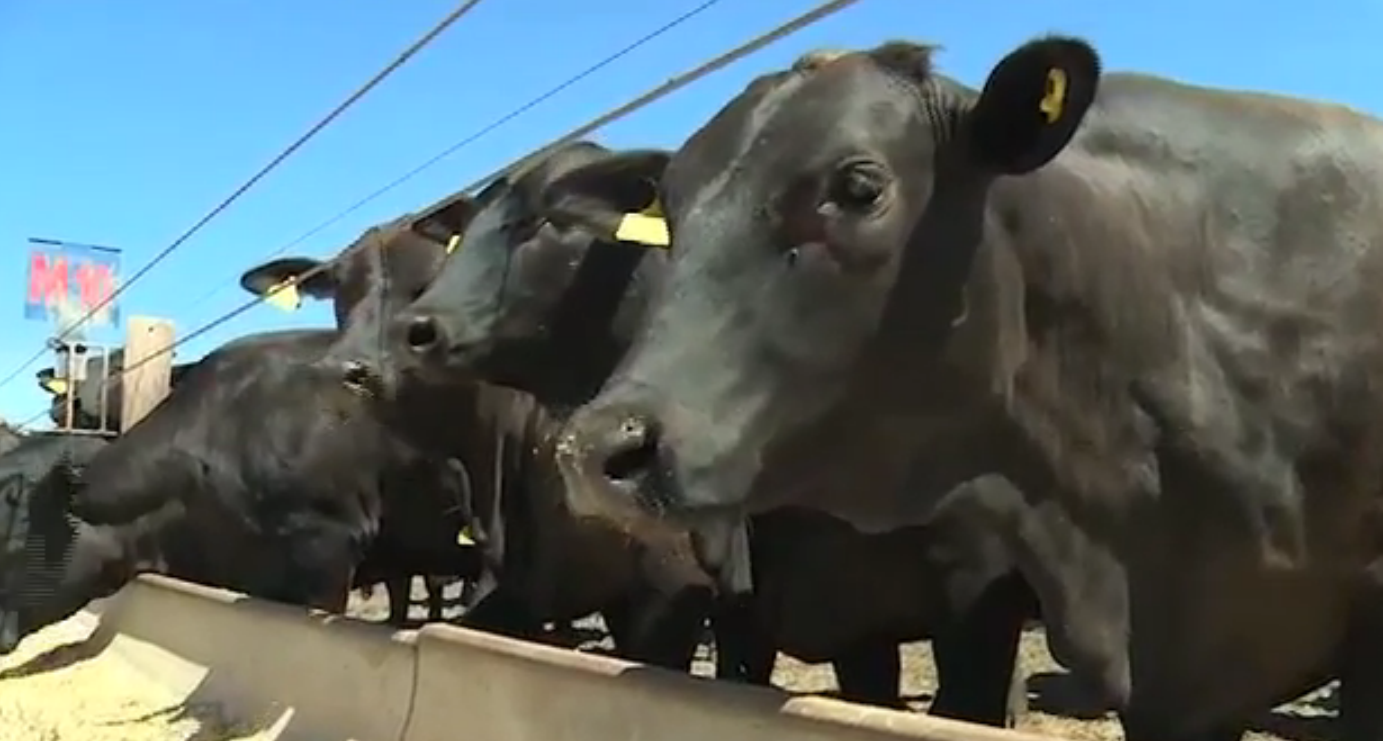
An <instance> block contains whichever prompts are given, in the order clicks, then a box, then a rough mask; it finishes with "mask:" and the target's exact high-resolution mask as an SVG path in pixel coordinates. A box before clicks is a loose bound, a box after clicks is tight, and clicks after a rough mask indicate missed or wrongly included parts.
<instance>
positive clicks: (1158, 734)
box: [1122, 719, 1248, 741]
mask: <svg viewBox="0 0 1383 741" xmlns="http://www.w3.org/2000/svg"><path fill="white" fill-rule="evenodd" d="M1122 723H1123V726H1124V741H1159V740H1160V741H1240V739H1242V738H1243V737H1244V734H1245V733H1246V732H1247V730H1248V726H1247V725H1246V724H1243V723H1224V724H1222V725H1219V726H1215V727H1213V728H1209V729H1206V730H1205V731H1202V732H1200V733H1186V734H1176V733H1168V732H1166V731H1165V730H1163V728H1162V727H1163V726H1164V725H1165V722H1163V721H1161V720H1157V721H1154V722H1151V723H1137V722H1132V721H1129V720H1127V719H1125V720H1123V721H1122Z"/></svg>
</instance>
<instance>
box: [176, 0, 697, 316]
mask: <svg viewBox="0 0 1383 741" xmlns="http://www.w3.org/2000/svg"><path fill="white" fill-rule="evenodd" d="M719 2H721V0H705V2H702V3H701V4H700V5H698V6H696V7H694V8H692V9H691V10H688V11H687V12H685V13H683V14H682V15H679V16H677V17H676V18H673V19H672V20H670V21H668V22H667V23H664V24H663V25H661V26H659V27H658V28H656V29H654V30H652V31H650V32H648V33H646V34H644V35H643V36H641V37H639V38H638V39H636V40H634V41H633V42H631V43H629V44H626V45H625V46H624V47H623V48H621V49H620V50H619V51H616V52H614V53H613V54H610V55H609V56H606V57H605V58H604V59H601V60H600V61H598V62H596V63H595V64H593V65H591V66H589V67H587V68H586V69H583V70H581V71H580V72H578V73H576V74H575V75H572V76H571V77H568V78H567V79H566V80H563V81H562V82H561V83H559V84H558V85H556V86H555V87H552V88H549V89H548V90H547V91H546V92H544V93H542V94H541V95H539V96H537V97H535V98H532V99H530V100H529V101H528V102H526V103H524V104H523V105H521V106H519V107H518V108H515V109H513V110H511V111H509V112H508V113H506V114H504V115H503V116H500V117H499V118H497V119H495V120H494V121H491V122H490V123H488V124H486V125H484V126H482V127H480V128H479V129H477V130H476V131H474V132H472V133H471V134H468V135H467V136H466V137H465V138H464V139H460V140H458V141H457V142H455V143H454V144H452V145H451V146H449V147H447V148H446V149H443V150H442V151H440V152H438V153H437V154H434V155H432V156H431V157H429V158H427V159H426V160H424V161H423V162H422V163H421V164H419V165H417V166H416V167H414V168H412V169H411V170H409V171H408V172H405V173H404V174H402V175H400V176H399V177H397V178H394V179H393V180H391V181H389V182H388V183H386V184H385V185H383V186H381V187H379V188H376V189H375V190H374V191H372V192H370V193H369V194H368V195H366V196H365V197H364V198H361V199H360V200H358V201H356V202H355V203H352V204H351V205H349V206H347V207H346V208H344V209H342V210H341V211H338V212H337V213H336V214H334V215H333V216H332V217H331V218H329V219H327V220H326V221H323V222H321V223H319V224H317V225H316V226H314V227H312V228H311V229H308V230H307V231H306V232H303V233H302V234H301V235H299V236H298V237H297V238H296V239H294V240H292V241H291V242H288V243H286V244H284V245H283V246H282V247H279V248H278V249H276V250H274V251H273V252H270V253H269V254H267V255H265V256H264V257H262V258H260V262H261V263H262V262H265V261H268V260H270V259H272V258H275V257H278V256H279V255H282V254H283V253H285V252H287V251H288V250H291V249H293V248H294V247H297V246H298V245H300V244H302V243H303V242H306V241H307V240H308V239H311V238H312V237H315V236H317V235H318V234H320V233H321V232H322V230H324V229H326V228H327V227H329V226H332V225H333V224H336V223H337V222H339V221H341V220H342V219H344V218H346V217H347V216H350V215H351V214H353V213H355V212H356V211H358V210H360V209H361V208H362V207H364V206H366V205H368V204H369V203H370V202H372V201H374V200H375V199H376V198H379V197H380V196H382V195H384V194H385V193H388V192H389V191H391V190H393V189H395V188H397V187H399V186H400V185H403V184H404V183H406V182H408V181H409V180H412V179H413V178H414V177H417V176H418V175H419V174H421V173H422V172H424V171H425V170H427V169H429V168H431V167H432V166H433V165H435V164H437V163H438V162H441V161H442V160H444V159H446V158H447V157H450V156H451V155H453V154H455V153H456V152H458V151H460V150H461V149H462V148H464V147H466V146H468V145H471V144H474V143H475V142H476V141H478V140H479V139H481V138H482V137H484V136H485V135H486V134H489V133H490V132H492V131H494V130H495V129H498V128H500V127H501V126H503V125H505V124H507V123H509V122H510V121H512V120H514V119H516V118H518V117H519V116H521V115H523V114H524V113H527V112H528V111H530V110H532V109H534V108H536V107H537V106H539V105H541V104H542V103H543V102H545V101H547V100H548V99H550V98H552V97H554V96H556V95H557V94H558V93H560V92H562V91H563V90H566V89H567V88H570V87H571V86H573V85H575V84H576V83H578V82H581V81H582V80H584V79H586V78H587V77H590V76H591V75H593V74H595V73H596V72H599V71H600V70H602V69H604V68H606V67H608V66H610V65H611V64H613V63H614V62H616V61H618V60H619V59H621V58H623V57H625V56H627V55H629V54H630V53H631V52H633V51H635V50H636V49H638V48H639V47H641V46H644V45H645V44H647V43H649V42H650V41H653V40H654V39H656V38H658V37H659V36H662V35H663V34H665V33H667V32H669V31H671V30H672V29H674V28H677V27H678V26H680V25H682V24H683V23H686V22H687V21H689V20H691V19H692V18H695V17H696V16H698V15H700V14H701V13H703V12H705V11H707V10H709V9H710V8H711V7H712V6H714V5H716V4H717V3H719ZM237 278H238V276H231V277H230V278H229V279H227V280H226V281H224V282H222V283H220V284H218V285H217V286H216V287H214V288H212V289H211V290H210V291H208V292H207V293H206V294H205V295H203V296H202V297H201V298H199V299H198V300H197V301H195V302H193V303H192V304H190V305H191V306H197V305H200V304H203V303H205V302H206V301H207V300H208V299H210V298H211V297H212V296H214V295H216V294H217V293H219V292H221V291H222V290H225V288H226V287H227V286H231V285H234V284H235V283H236V282H237Z"/></svg>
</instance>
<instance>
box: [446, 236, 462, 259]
mask: <svg viewBox="0 0 1383 741" xmlns="http://www.w3.org/2000/svg"><path fill="white" fill-rule="evenodd" d="M459 244H461V235H460V234H453V235H451V239H448V240H447V254H448V255H450V254H451V253H453V252H455V251H456V247H457V245H459Z"/></svg>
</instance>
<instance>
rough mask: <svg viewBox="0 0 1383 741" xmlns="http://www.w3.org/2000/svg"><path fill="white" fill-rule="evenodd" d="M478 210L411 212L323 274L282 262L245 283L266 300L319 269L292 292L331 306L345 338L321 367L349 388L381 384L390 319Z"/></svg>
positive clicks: (312, 265)
mask: <svg viewBox="0 0 1383 741" xmlns="http://www.w3.org/2000/svg"><path fill="white" fill-rule="evenodd" d="M473 211H474V208H473V206H472V202H471V201H470V199H468V198H455V199H449V200H448V201H447V202H445V203H444V204H443V205H441V206H439V207H437V208H435V209H433V210H432V211H430V212H428V213H426V214H424V215H422V216H415V215H412V214H410V215H407V216H405V217H402V218H400V219H398V220H396V221H394V222H392V223H389V224H386V225H383V226H378V227H372V228H371V229H369V230H367V231H366V232H365V233H364V234H363V235H361V237H360V238H359V239H357V240H356V241H355V242H354V243H352V244H351V245H350V246H349V247H347V248H346V249H345V250H344V251H342V253H341V254H340V256H339V257H338V258H337V259H336V260H335V261H334V262H333V263H332V264H331V265H330V266H329V267H327V268H325V269H321V263H320V261H318V260H314V259H311V258H303V257H291V258H281V259H277V260H272V261H270V262H267V263H265V264H263V265H260V266H258V267H255V268H252V269H250V270H249V271H247V272H246V273H245V274H244V275H243V276H242V277H241V279H240V283H241V285H242V286H243V287H244V288H245V289H246V290H247V291H249V292H251V293H254V294H256V295H264V294H267V293H269V292H270V291H271V290H272V289H273V288H274V287H275V286H277V285H280V284H282V283H284V282H285V281H288V280H290V279H292V278H296V277H298V276H301V275H305V274H307V273H309V272H311V271H314V270H315V271H317V272H313V273H312V274H311V275H310V276H308V277H307V278H305V279H303V280H302V282H300V283H298V284H297V285H296V286H295V287H294V288H295V289H296V291H297V292H298V293H299V294H304V295H307V296H309V297H311V298H318V299H332V301H333V305H334V309H335V313H336V325H337V327H338V328H339V329H340V330H341V336H340V338H339V339H338V340H337V342H336V343H335V345H334V346H333V347H332V349H331V350H330V351H329V352H328V353H327V355H326V358H325V360H324V362H325V363H327V364H329V365H333V366H337V367H339V369H340V370H341V371H342V373H343V375H344V376H345V378H346V380H347V382H348V383H351V384H353V385H359V384H364V385H367V386H378V385H379V384H380V383H381V381H383V380H384V379H385V378H387V375H388V374H387V373H386V372H385V371H386V370H387V369H385V368H384V366H383V362H382V361H383V360H384V349H385V348H384V339H385V334H384V333H385V331H386V328H387V320H388V318H389V317H391V316H393V315H395V314H397V313H398V312H399V311H400V310H401V309H403V308H404V307H406V306H408V305H409V304H411V303H412V302H413V301H414V300H415V299H417V298H418V297H419V296H421V295H422V294H423V292H424V291H425V290H426V289H427V287H428V286H429V285H431V284H432V281H433V280H434V279H436V277H437V274H438V272H439V271H440V270H441V268H442V263H443V262H444V261H445V259H446V256H447V254H448V252H449V251H450V249H452V248H454V246H455V245H456V244H458V243H459V236H460V234H461V232H463V231H464V230H465V227H466V224H467V223H468V222H469V221H470V217H471V214H472V213H473ZM453 237H455V238H456V239H453ZM289 305H290V306H291V305H292V304H291V303H290V304H289ZM375 390H378V389H377V388H376V389H375Z"/></svg>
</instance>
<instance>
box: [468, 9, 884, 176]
mask: <svg viewBox="0 0 1383 741" xmlns="http://www.w3.org/2000/svg"><path fill="white" fill-rule="evenodd" d="M857 2H859V0H831V2H827V3H822V4H821V5H818V6H817V7H815V8H813V9H811V10H809V11H807V12H806V13H803V14H802V15H799V16H797V17H796V18H794V19H792V20H790V21H788V22H787V23H784V24H783V25H781V26H779V27H777V28H775V29H773V30H772V31H769V32H768V33H766V34H763V35H761V36H756V37H754V38H753V39H750V40H749V41H747V42H745V43H744V44H742V45H740V46H737V47H735V48H733V49H731V50H730V51H727V52H725V53H724V54H721V55H720V56H718V57H716V58H714V59H712V60H710V61H708V62H706V63H705V64H703V65H701V66H700V67H696V68H695V69H692V70H689V71H687V72H683V73H682V74H680V75H677V76H676V77H673V78H672V79H670V80H668V81H667V82H665V83H663V84H661V85H659V86H658V87H655V88H653V89H652V90H649V91H648V92H646V93H644V94H643V95H640V96H639V97H637V98H635V99H633V100H631V101H629V102H628V103H625V104H624V105H622V106H620V107H619V108H616V109H614V110H612V111H610V112H609V113H605V114H603V115H600V116H597V117H595V118H593V119H591V120H590V121H588V122H587V123H585V124H583V125H581V126H578V127H576V128H575V129H572V130H571V131H569V132H567V133H566V134H563V135H562V136H561V137H559V138H557V139H556V140H554V141H553V142H552V143H550V144H548V145H547V146H545V147H542V148H541V149H538V150H535V151H533V152H532V153H530V154H528V155H527V156H525V157H521V158H519V159H517V160H515V161H514V162H511V163H509V165H507V166H505V167H502V168H500V169H498V170H495V171H494V172H492V173H490V174H489V175H486V176H485V177H483V178H480V179H479V180H477V181H475V182H474V183H471V184H470V185H467V186H466V187H465V189H463V190H462V192H463V193H472V192H475V191H477V190H479V189H481V188H483V187H485V186H486V185H488V184H489V183H491V182H493V181H494V180H495V179H496V178H499V177H503V176H504V175H507V174H509V173H511V172H513V171H515V170H517V169H519V168H521V167H523V166H524V165H525V164H527V163H529V162H532V161H533V160H536V159H540V158H542V157H543V156H544V155H547V154H548V153H550V152H552V151H553V150H554V149H557V148H558V147H560V146H562V145H563V144H568V143H570V142H573V141H576V140H577V139H580V138H581V137H583V136H585V135H587V134H589V133H591V132H592V131H595V130H596V129H598V128H600V127H602V126H604V125H605V124H608V123H610V122H612V121H615V120H617V119H620V118H623V117H625V116H627V115H629V114H630V113H633V112H634V111H637V110H639V109H640V108H643V107H644V106H646V105H648V104H649V103H652V102H653V101H655V100H658V99H659V98H662V97H663V96H665V95H668V94H669V93H673V92H676V91H677V90H680V89H681V88H683V87H686V86H687V85H688V84H690V83H692V82H695V81H697V80H699V79H701V78H702V77H705V76H706V75H709V74H710V73H712V72H715V71H716V70H718V69H720V68H721V67H724V66H726V65H727V64H730V63H732V62H735V61H737V60H739V59H741V58H743V57H746V56H749V55H750V54H753V53H754V52H756V51H758V50H760V49H762V48H764V47H765V46H768V45H769V44H771V43H773V42H775V41H777V40H778V39H781V38H783V37H785V36H791V35H792V34H794V33H797V32H798V31H801V30H802V29H804V28H806V27H807V26H810V25H811V24H813V23H816V22H817V21H819V20H821V19H822V18H825V17H827V16H830V15H834V14H835V13H838V12H840V11H842V10H844V9H846V8H848V7H850V6H851V5H854V4H855V3H857Z"/></svg>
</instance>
